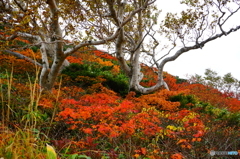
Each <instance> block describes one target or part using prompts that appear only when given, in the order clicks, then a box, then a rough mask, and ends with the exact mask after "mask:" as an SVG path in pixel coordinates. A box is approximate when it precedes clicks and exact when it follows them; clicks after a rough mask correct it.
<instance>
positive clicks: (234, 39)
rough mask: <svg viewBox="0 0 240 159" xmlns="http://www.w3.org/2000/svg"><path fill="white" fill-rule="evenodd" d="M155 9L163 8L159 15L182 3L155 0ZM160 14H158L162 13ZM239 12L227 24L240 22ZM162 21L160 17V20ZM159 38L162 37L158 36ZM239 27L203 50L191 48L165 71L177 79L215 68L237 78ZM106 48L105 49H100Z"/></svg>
mask: <svg viewBox="0 0 240 159" xmlns="http://www.w3.org/2000/svg"><path fill="white" fill-rule="evenodd" d="M157 5H158V9H162V13H161V15H162V16H163V17H164V14H166V12H172V13H176V12H181V11H182V10H183V9H184V8H185V6H184V5H181V4H180V0H165V1H160V0H157ZM161 15H160V16H161ZM239 17H240V11H239V13H238V14H237V15H236V16H235V17H233V19H232V21H230V23H228V25H229V26H232V25H234V26H236V25H240V22H239V23H236V22H238V21H239ZM161 20H162V19H161ZM157 38H161V37H157ZM239 39H240V30H239V31H237V32H234V33H232V34H230V35H228V36H223V37H222V38H218V39H216V40H214V41H211V42H209V43H207V44H205V46H204V47H203V48H202V49H198V50H191V51H189V52H187V53H184V54H182V55H181V56H179V57H178V58H177V59H176V60H175V61H172V62H169V63H167V64H166V65H165V66H164V71H166V72H168V73H170V74H172V75H174V76H179V77H180V78H185V79H186V78H188V77H189V76H191V75H195V74H198V75H202V76H203V75H204V72H205V70H206V69H211V70H213V71H216V72H217V73H218V75H220V76H223V75H225V74H227V73H231V74H232V76H233V77H235V78H237V79H238V80H240V42H239V41H240V40H239ZM102 49H103V50H105V48H104V47H103V48H102Z"/></svg>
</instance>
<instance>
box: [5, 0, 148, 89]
mask: <svg viewBox="0 0 240 159" xmlns="http://www.w3.org/2000/svg"><path fill="white" fill-rule="evenodd" d="M124 4H125V3H124V2H121V1H120V0H117V1H113V0H93V1H87V0H38V1H35V0H28V1H23V0H1V1H0V7H1V8H2V10H1V16H0V17H1V21H2V22H1V26H2V27H4V32H5V35H6V36H4V35H2V34H1V37H0V38H1V42H2V41H4V42H5V43H4V44H5V47H4V48H2V50H4V51H5V52H8V53H10V54H13V55H15V56H18V57H20V58H25V59H27V60H28V61H30V62H32V61H33V60H32V59H29V58H27V57H24V56H22V55H19V54H18V53H16V52H14V50H13V48H12V49H11V48H7V46H8V44H9V42H10V41H12V40H14V39H16V38H18V37H23V38H28V39H31V41H32V42H33V44H31V45H29V46H25V48H26V47H30V46H33V45H36V46H39V47H40V52H41V55H42V63H41V64H39V63H36V62H35V63H36V64H37V65H39V66H41V67H42V70H41V74H40V85H41V87H42V88H43V89H45V90H51V88H52V87H53V85H54V82H55V80H56V78H57V75H58V74H59V72H60V70H61V69H62V67H65V66H67V65H68V61H67V60H66V58H67V57H68V56H69V55H71V54H73V53H74V52H76V51H77V50H78V49H80V48H83V47H87V46H90V45H100V44H106V43H107V42H109V41H112V40H114V39H115V38H116V37H117V35H118V34H119V32H120V30H121V28H123V27H124V25H126V24H127V23H128V22H129V21H130V20H131V19H132V17H133V16H134V15H135V14H136V13H138V12H140V11H141V10H144V9H145V8H146V7H147V6H148V5H150V4H151V3H146V4H145V8H143V7H142V8H139V7H138V8H135V9H134V10H129V11H125V13H127V14H128V17H127V18H125V19H123V17H122V12H123V9H124V8H123V6H124ZM113 10H114V11H113ZM109 13H110V14H109ZM112 21H114V22H119V23H118V24H117V27H114V28H113V27H111V25H112ZM120 22H121V23H120ZM67 37H70V39H71V42H69V41H68V40H67ZM64 46H68V49H67V50H64ZM15 49H20V48H15Z"/></svg>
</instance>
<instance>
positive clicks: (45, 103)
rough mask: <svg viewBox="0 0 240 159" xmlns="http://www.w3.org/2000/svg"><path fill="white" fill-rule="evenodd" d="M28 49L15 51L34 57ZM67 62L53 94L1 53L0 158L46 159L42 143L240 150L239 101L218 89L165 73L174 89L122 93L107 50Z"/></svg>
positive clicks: (131, 153) (192, 152)
mask: <svg viewBox="0 0 240 159" xmlns="http://www.w3.org/2000/svg"><path fill="white" fill-rule="evenodd" d="M34 51H36V52H33V51H32V50H24V51H21V53H23V54H25V55H28V56H33V55H34V56H35V58H36V60H39V61H40V54H39V52H37V49H36V48H34ZM68 59H69V61H70V62H72V63H75V64H72V65H71V66H70V67H69V68H67V69H65V70H64V71H63V73H62V75H61V76H59V79H58V81H57V82H56V86H55V88H54V89H53V91H52V92H42V93H40V92H39V85H38V78H37V77H38V73H39V69H40V68H37V67H35V66H34V65H32V64H31V63H28V62H25V61H24V60H21V59H16V58H14V57H12V56H9V55H8V54H4V53H1V54H0V60H1V64H0V65H1V67H0V77H1V78H0V100H1V101H0V109H1V112H2V114H1V117H0V121H1V122H0V133H1V135H0V157H4V158H45V157H46V156H47V153H46V151H47V150H46V143H48V144H50V145H52V146H54V147H55V149H56V150H55V151H56V152H57V154H58V156H59V158H70V157H72V158H77V157H79V158H81V157H82V158H87V156H89V157H92V158H93V159H95V158H184V157H185V158H208V157H209V154H208V153H209V151H210V150H217V151H235V150H238V149H240V145H239V143H240V142H239V126H240V125H239V123H240V114H239V105H237V104H234V102H232V100H230V99H229V98H227V97H225V96H222V94H221V93H219V92H218V91H217V90H214V89H209V88H207V87H205V86H203V85H189V84H188V83H180V84H178V83H177V81H176V80H177V79H176V78H175V77H174V76H171V75H170V74H168V73H166V74H165V78H166V81H167V82H168V84H169V86H170V88H171V90H174V91H166V90H160V91H157V92H155V93H153V94H150V95H141V94H138V93H137V92H136V93H135V92H128V78H127V77H126V76H125V75H124V74H123V73H121V71H120V68H119V65H118V63H117V61H116V59H115V58H114V57H112V56H110V55H108V54H104V53H101V52H99V51H91V52H86V51H85V52H78V53H76V54H75V55H74V56H72V57H69V58H68ZM142 71H143V72H144V73H147V74H146V75H145V77H144V79H143V81H142V84H143V85H145V86H146V87H147V86H151V85H153V84H154V80H155V78H156V77H155V75H154V73H153V72H151V69H150V68H148V67H147V66H143V69H142ZM234 101H235V100H234ZM209 102H210V103H209ZM221 103H224V106H223V105H221ZM236 103H237V102H236ZM84 155H85V156H84Z"/></svg>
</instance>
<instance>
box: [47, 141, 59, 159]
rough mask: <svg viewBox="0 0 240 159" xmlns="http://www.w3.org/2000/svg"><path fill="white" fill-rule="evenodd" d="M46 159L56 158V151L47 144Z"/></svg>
mask: <svg viewBox="0 0 240 159" xmlns="http://www.w3.org/2000/svg"><path fill="white" fill-rule="evenodd" d="M47 159H57V153H56V151H55V150H54V148H53V147H52V146H50V145H48V144H47Z"/></svg>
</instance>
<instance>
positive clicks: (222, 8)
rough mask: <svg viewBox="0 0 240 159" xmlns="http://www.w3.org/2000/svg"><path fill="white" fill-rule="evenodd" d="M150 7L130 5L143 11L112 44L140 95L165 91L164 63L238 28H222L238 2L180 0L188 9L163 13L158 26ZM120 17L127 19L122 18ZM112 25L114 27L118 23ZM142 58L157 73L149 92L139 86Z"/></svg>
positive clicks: (145, 3) (141, 1) (141, 0)
mask: <svg viewBox="0 0 240 159" xmlns="http://www.w3.org/2000/svg"><path fill="white" fill-rule="evenodd" d="M129 3H130V2H129ZM129 3H128V4H127V5H129ZM150 3H154V1H151V0H139V1H138V2H136V1H134V2H132V5H131V7H133V8H141V7H143V8H144V7H147V9H146V10H141V11H140V12H138V13H137V14H136V16H134V19H133V20H132V21H131V23H129V24H127V25H126V26H125V27H124V28H123V29H121V30H120V33H119V34H118V37H117V40H116V42H115V52H116V54H117V58H118V60H119V62H120V64H121V67H122V69H123V70H124V71H125V73H126V74H127V75H128V76H129V78H130V88H131V89H134V90H137V91H139V92H141V93H144V94H147V93H151V92H153V91H155V90H157V89H159V88H160V87H162V86H165V87H166V88H167V89H168V87H167V84H166V83H165V82H164V80H163V70H164V66H165V65H166V64H167V63H168V62H170V61H174V60H176V59H177V58H178V57H179V56H180V55H182V54H183V53H186V52H188V51H191V50H195V49H201V48H203V47H204V45H205V44H207V43H209V42H211V41H213V40H216V39H217V38H220V37H223V36H227V35H229V34H231V33H233V32H235V31H237V30H239V29H240V25H237V24H236V26H233V27H232V28H224V27H225V25H226V24H227V22H228V21H229V20H230V19H231V18H232V17H233V16H234V15H235V14H236V13H237V12H238V11H239V9H240V2H239V0H233V1H230V0H211V1H209V0H197V1H193V0H186V1H185V0H183V1H182V2H181V3H183V4H185V5H186V6H187V7H188V9H186V10H184V11H182V12H181V13H180V14H173V13H167V15H166V17H165V19H164V20H162V22H161V24H160V25H159V24H157V23H156V19H157V17H156V16H157V14H158V12H156V7H154V6H149V4H150ZM128 8H129V7H128ZM112 12H114V10H113V11H112ZM115 12H116V11H115ZM114 14H115V13H114ZM114 14H112V15H114ZM120 16H123V17H127V15H125V14H123V15H120ZM114 20H115V19H114ZM115 21H116V25H117V24H118V23H120V22H119V21H117V20H115ZM117 26H118V25H117ZM146 37H148V38H146ZM160 37H164V38H165V39H167V41H168V42H169V44H168V46H165V45H160V44H161V42H160V40H159V38H160ZM149 39H151V40H149ZM147 40H149V41H147ZM146 41H147V42H146ZM159 46H161V48H162V50H167V49H168V50H167V51H166V52H165V53H164V54H162V52H161V51H159ZM157 48H158V49H157ZM174 51H175V52H174ZM126 54H127V55H129V56H130V58H129V59H126V57H127V56H126ZM129 56H128V57H129ZM146 56H147V57H148V58H149V59H150V60H149V61H148V64H151V66H152V67H156V68H157V69H158V71H157V72H156V73H157V75H158V81H156V82H157V83H156V85H154V86H152V87H149V88H146V87H143V86H141V85H140V81H141V80H142V77H143V75H142V72H141V66H140V60H141V57H146Z"/></svg>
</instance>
